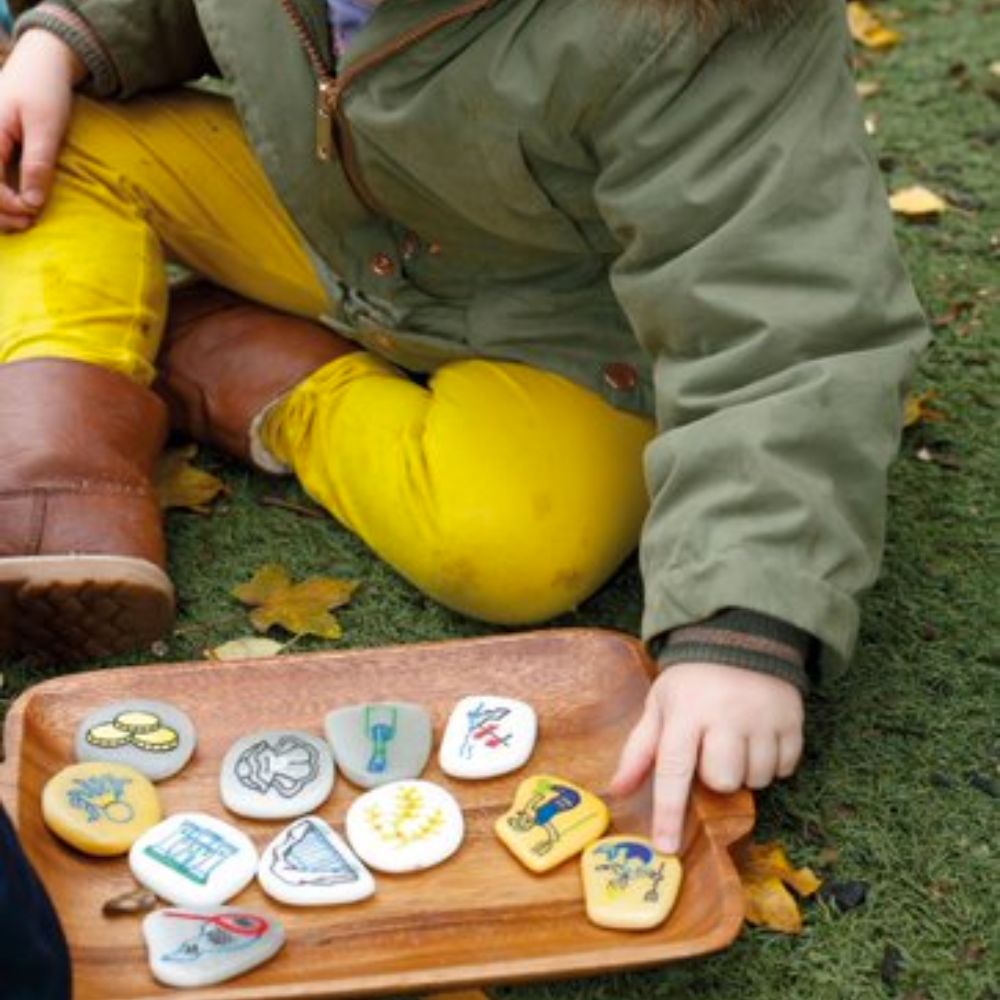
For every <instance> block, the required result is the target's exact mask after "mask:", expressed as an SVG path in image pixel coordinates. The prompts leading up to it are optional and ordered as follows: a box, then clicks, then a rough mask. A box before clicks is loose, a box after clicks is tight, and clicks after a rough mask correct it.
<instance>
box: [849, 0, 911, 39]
mask: <svg viewBox="0 0 1000 1000" xmlns="http://www.w3.org/2000/svg"><path fill="white" fill-rule="evenodd" d="M847 24H848V26H849V27H850V29H851V37H852V38H853V39H854V40H855V41H856V42H858V43H859V44H861V45H863V46H864V47H865V48H866V49H891V48H892V47H893V46H894V45H898V44H899V42H901V41H902V39H903V36H902V35H901V34H900V33H899V32H898V31H893V29H892V28H887V27H886V26H885V25H884V24H883V23H882V20H881V18H879V17H877V16H876V15H875V14H873V13H872V12H871V11H870V10H869V9H868V8H867V7H866V6H865V5H864V4H863V3H860V2H859V0H851V2H850V3H848V5H847Z"/></svg>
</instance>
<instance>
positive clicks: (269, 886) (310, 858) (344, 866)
mask: <svg viewBox="0 0 1000 1000" xmlns="http://www.w3.org/2000/svg"><path fill="white" fill-rule="evenodd" d="M257 880H258V881H259V882H260V884H261V888H263V890H264V891H265V892H266V893H267V894H268V895H269V896H272V897H273V898H274V899H277V900H278V901H279V902H281V903H287V904H288V905H289V906H327V905H330V904H335V903H354V902H357V901H358V900H359V899H367V897H369V896H371V895H372V894H373V893H374V892H375V879H374V878H372V875H371V873H370V872H369V871H368V869H367V868H365V866H364V865H363V864H362V863H361V862H360V861H359V860H358V858H357V857H356V856H355V854H354V852H353V851H352V850H351V849H350V847H348V846H347V844H346V842H345V841H344V840H343V838H342V837H340V836H339V835H338V834H337V832H336V831H335V830H334V829H333V828H332V827H331V826H330V825H329V824H328V823H327V822H326V821H325V820H322V819H320V817H319V816H306V817H304V818H303V819H299V820H296V821H295V822H294V823H292V824H291V825H290V826H287V827H285V829H284V830H282V831H281V833H279V834H278V836H277V837H275V838H274V840H272V841H271V843H270V844H268V846H267V847H266V848H265V850H264V853H263V854H262V855H261V859H260V867H259V868H258V869H257Z"/></svg>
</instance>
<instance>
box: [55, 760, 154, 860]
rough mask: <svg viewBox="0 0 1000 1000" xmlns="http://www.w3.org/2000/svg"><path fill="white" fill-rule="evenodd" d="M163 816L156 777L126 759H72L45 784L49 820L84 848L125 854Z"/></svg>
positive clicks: (89, 851)
mask: <svg viewBox="0 0 1000 1000" xmlns="http://www.w3.org/2000/svg"><path fill="white" fill-rule="evenodd" d="M162 817H163V810H162V808H161V807H160V797H159V795H157V792H156V789H155V788H154V787H153V783H152V782H151V781H150V780H149V778H147V777H146V776H145V775H143V774H140V773H139V772H138V771H137V770H136V769H135V768H134V767H126V766H125V765H124V764H107V763H103V762H96V763H89V764H71V765H70V766H69V767H64V768H63V769H62V770H61V771H60V772H59V773H58V774H56V775H54V776H53V777H52V778H50V779H49V781H48V782H47V783H46V785H45V788H44V789H42V818H43V819H44V820H45V824H46V825H47V826H48V828H49V829H50V830H51V831H52V832H53V833H54V834H56V836H58V837H60V838H61V839H62V840H65V841H66V843H67V844H71V845H72V846H73V847H75V848H77V849H78V850H80V851H83V852H84V853H85V854H96V855H115V854H124V853H125V852H126V851H127V850H128V849H129V848H130V847H131V846H132V845H133V844H134V843H135V842H136V841H137V840H138V839H139V838H140V837H141V836H142V835H143V834H144V833H145V832H146V831H147V830H149V829H152V828H153V827H155V826H156V824H157V823H159V822H160V820H161V819H162Z"/></svg>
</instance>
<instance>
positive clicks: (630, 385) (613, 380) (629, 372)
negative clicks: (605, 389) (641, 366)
mask: <svg viewBox="0 0 1000 1000" xmlns="http://www.w3.org/2000/svg"><path fill="white" fill-rule="evenodd" d="M604 381H605V382H607V383H608V385H610V386H611V388H612V389H618V390H619V391H621V392H628V391H630V390H631V389H634V388H635V387H636V386H637V385H638V384H639V373H638V372H637V371H636V370H635V369H634V368H633V367H632V366H631V365H627V364H625V362H624V361H612V362H611V363H610V364H606V365H605V366H604Z"/></svg>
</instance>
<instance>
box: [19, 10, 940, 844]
mask: <svg viewBox="0 0 1000 1000" xmlns="http://www.w3.org/2000/svg"><path fill="white" fill-rule="evenodd" d="M21 6H22V7H23V6H24V4H23V3H22V4H21ZM16 39H17V42H16V46H15V48H14V51H13V54H12V55H11V57H10V59H9V61H8V63H7V65H6V68H5V69H4V70H3V72H2V74H0V163H2V166H3V168H4V170H5V172H6V178H7V181H6V183H5V184H4V185H3V186H2V187H0V273H2V274H3V283H2V286H0V655H10V654H14V653H16V654H23V653H33V654H46V653H47V654H49V655H56V656H65V655H69V654H75V655H81V654H82V655H84V656H99V655H106V654H108V653H112V652H116V651H120V650H122V649H125V648H131V647H135V646H138V645H142V644H145V643H148V642H149V641H150V640H151V639H153V638H155V637H156V636H158V635H160V634H163V633H164V632H166V631H167V630H168V629H169V627H170V623H171V616H172V613H173V601H174V596H173V589H172V587H171V584H170V581H169V579H168V577H167V576H166V573H165V570H164V546H163V535H162V528H161V524H160V514H159V510H158V506H157V503H156V500H155V497H154V495H153V490H152V487H151V484H150V473H151V470H152V468H153V464H154V462H155V460H156V457H157V455H158V453H159V451H160V449H161V447H162V445H163V441H164V438H165V436H166V433H167V428H168V420H169V423H170V424H172V426H173V427H175V428H177V429H181V430H184V431H186V432H187V433H189V434H191V435H193V436H194V437H195V438H197V439H198V440H200V441H203V442H207V443H210V444H213V445H215V446H218V447H221V448H223V449H225V450H226V451H228V452H229V453H230V454H233V455H236V456H239V457H242V458H244V459H246V460H247V461H250V462H253V463H254V464H256V465H257V466H258V467H259V468H261V469H264V470H266V471H269V472H272V473H280V472H293V473H294V474H295V475H297V476H298V477H299V479H300V481H301V482H302V484H303V486H304V488H305V489H306V490H307V491H308V492H309V493H310V494H311V495H312V496H313V497H314V498H316V500H317V501H318V502H319V503H321V504H323V505H324V506H325V507H326V509H327V510H329V511H330V512H331V514H333V515H334V516H335V517H336V518H337V519H338V520H339V521H340V522H342V523H343V524H344V525H346V526H348V527H349V528H350V529H351V530H353V531H355V532H357V533H358V535H359V536H360V537H361V538H363V539H364V540H365V541H366V542H367V543H368V544H369V545H370V546H371V547H372V549H373V550H374V551H375V552H376V553H378V554H379V555H380V556H381V557H382V558H384V559H385V560H387V561H388V562H389V563H390V564H392V565H393V566H394V567H395V568H396V569H397V570H398V571H399V572H400V573H401V574H403V575H404V576H405V577H407V578H408V579H410V580H411V581H412V582H413V583H414V584H415V585H416V586H417V587H419V588H420V589H421V590H423V591H424V592H425V593H427V594H429V595H431V596H432V597H434V598H435V599H437V600H438V601H440V602H442V603H444V604H445V605H447V606H449V607H451V608H454V609H456V610H458V611H460V612H462V613H464V614H467V615H471V616H475V617H477V618H481V619H484V620H486V621H491V622H497V623H503V624H508V625H509V624H519V625H521V624H530V623H534V622H540V621H544V620H546V619H548V618H551V617H553V616H555V615H558V614H560V613H562V612H564V611H566V610H567V609H570V608H573V607H575V606H577V605H578V604H579V603H580V602H581V601H583V600H585V599H586V598H587V597H588V596H589V595H590V594H592V593H593V592H594V591H595V590H596V589H597V588H598V587H600V586H601V585H602V584H603V583H604V582H605V581H606V580H607V579H608V578H609V577H610V575H611V574H612V573H613V572H614V570H615V569H616V567H617V566H618V565H619V564H620V563H621V562H622V560H623V559H624V558H625V557H626V556H627V555H628V554H629V552H630V551H631V550H632V549H633V548H634V547H635V546H636V545H637V544H638V546H639V553H640V560H641V565H642V571H643V576H644V586H645V607H644V616H643V624H642V629H643V637H644V639H645V640H646V641H647V642H648V643H649V646H650V649H651V650H652V651H653V653H654V654H655V655H656V656H657V657H658V659H659V662H660V663H661V664H662V666H663V667H664V670H663V672H662V675H661V676H660V677H659V679H658V680H657V681H656V682H655V683H654V684H653V686H652V688H651V691H650V694H649V698H648V702H647V707H646V711H645V714H644V715H643V717H642V719H641V721H640V722H639V724H638V725H637V727H636V728H635V730H634V731H633V733H632V735H631V737H630V739H629V741H628V743H627V745H626V747H625V748H624V749H623V752H622V757H621V764H620V769H619V772H618V774H617V776H616V778H615V781H614V782H613V784H612V789H613V791H616V792H619V793H622V794H624V793H627V792H629V791H630V790H632V789H633V788H635V787H636V786H637V785H638V783H639V782H640V781H641V780H642V778H643V777H644V776H645V775H647V774H648V773H649V772H650V771H652V772H653V774H654V822H653V832H654V836H655V838H656V840H657V842H658V844H659V846H660V847H661V848H663V849H664V850H667V851H676V850H678V849H679V848H680V847H681V834H682V824H683V818H684V813H685V806H686V802H687V798H688V793H689V788H690V784H691V781H692V780H693V777H694V776H695V775H696V774H697V775H699V776H700V777H701V779H702V780H703V781H704V782H705V783H706V784H707V785H709V786H710V787H712V788H714V789H718V790H720V791H730V790H733V789H736V788H738V787H740V786H741V785H747V786H750V787H752V788H762V787H764V786H766V785H768V784H769V783H770V782H771V781H773V780H774V779H775V778H779V777H785V776H787V775H789V774H791V773H792V771H793V770H794V768H795V766H796V764H797V761H798V759H799V756H800V753H801V747H802V716H803V709H802V695H803V692H804V691H805V690H806V688H807V686H808V683H809V679H810V678H811V677H816V676H818V675H820V674H822V673H824V672H830V671H837V670H839V669H841V668H842V667H843V666H844V664H845V663H846V662H847V661H848V660H849V658H850V656H851V651H852V648H853V646H854V643H855V638H856V635H857V629H858V610H857V604H856V600H857V596H858V594H859V592H860V591H862V590H863V589H864V588H866V587H867V586H869V585H870V584H871V583H872V581H873V580H874V578H875V576H876V573H877V569H878V564H879V559H880V552H881V548H882V538H883V523H884V515H885V477H886V469H887V467H888V465H889V463H890V461H891V459H892V457H893V454H894V452H895V449H896V446H897V441H898V435H899V430H900V423H901V410H902V406H901V403H902V394H903V387H904V384H905V381H906V379H907V377H908V375H909V373H910V371H911V369H912V366H913V363H914V359H915V357H916V354H917V352H918V351H919V349H920V348H921V346H922V345H923V343H924V341H925V336H926V331H925V324H924V320H923V318H922V316H921V312H920V309H919V306H918V304H917V302H916V299H915V297H914V295H913V292H912V289H911V287H910V284H909V282H908V280H907V278H906V276H905V273H904V271H903V268H902V265H901V263H900V260H899V256H898V253H897V250H896V247H895V245H894V242H893V236H892V225H891V219H890V216H889V213H888V210H887V206H886V203H885V193H884V190H883V188H882V184H881V181H880V178H879V176H878V170H877V167H876V165H875V162H874V160H873V157H872V154H871V152H870V150H869V148H868V145H867V141H866V138H865V135H864V129H863V127H862V122H861V116H860V114H859V110H858V108H857V106H856V99H855V94H854V82H853V80H852V76H851V72H850V65H849V59H850V51H849V40H848V37H847V33H846V28H845V24H844V10H843V4H842V2H841V0H794V2H787V3H784V2H779V0H426V2H421V3H409V2H404V0H384V2H382V3H379V2H378V0H371V2H368V3H360V2H356V0H355V2H350V3H348V2H346V0H329V3H328V4H325V5H324V4H319V3H317V2H306V0H246V2H243V3H239V4H234V3H225V2H223V0H46V2H43V3H41V4H40V5H38V6H36V7H34V8H33V9H31V10H30V11H27V12H26V13H23V15H22V16H21V18H20V20H19V21H18V23H17V27H16ZM203 75H215V76H221V77H222V78H224V79H225V80H226V81H227V85H228V88H229V92H230V93H231V95H232V100H229V99H226V98H223V97H221V96H217V95H213V94H208V93H205V92H202V91H198V90H193V89H190V88H188V89H179V88H180V87H181V85H182V84H184V83H186V82H189V81H193V80H196V79H197V78H200V77H202V76H203ZM74 89H76V90H79V91H81V92H82V93H81V96H79V97H77V98H76V99H75V100H74V97H73V91H74ZM167 258H174V259H176V260H178V261H181V262H182V263H184V264H185V265H187V266H188V267H189V268H191V269H192V270H194V271H196V272H198V273H199V274H200V275H201V276H203V277H204V278H205V279H206V281H209V282H211V283H212V284H211V285H208V284H205V285H202V286H200V287H196V288H194V289H189V290H188V291H186V292H184V293H182V294H179V295H175V297H174V298H173V300H170V299H169V294H168V285H167V279H166V271H165V260H166V259H167ZM168 305H169V308H168Z"/></svg>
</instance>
